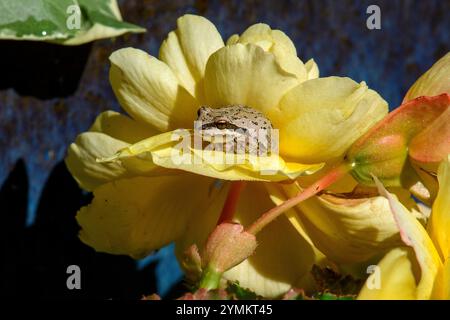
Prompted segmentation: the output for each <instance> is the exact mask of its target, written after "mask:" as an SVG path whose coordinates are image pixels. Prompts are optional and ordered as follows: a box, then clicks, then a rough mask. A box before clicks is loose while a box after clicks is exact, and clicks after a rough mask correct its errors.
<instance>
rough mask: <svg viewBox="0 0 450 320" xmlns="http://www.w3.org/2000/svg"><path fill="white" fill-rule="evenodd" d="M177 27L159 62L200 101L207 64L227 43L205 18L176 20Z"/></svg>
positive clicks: (162, 49)
mask: <svg viewBox="0 0 450 320" xmlns="http://www.w3.org/2000/svg"><path fill="white" fill-rule="evenodd" d="M177 27H178V28H177V29H176V30H175V31H172V32H170V33H169V36H168V37H167V39H166V40H165V41H164V42H163V44H162V45H161V48H160V51H159V58H160V59H161V60H162V61H164V62H165V63H167V65H168V66H169V67H170V68H171V69H172V70H173V72H174V73H175V75H176V76H177V78H178V80H179V81H180V83H181V84H182V85H183V86H184V87H185V88H186V89H187V90H188V91H189V92H190V94H191V95H193V96H195V97H197V98H198V99H199V100H200V101H201V100H202V95H203V85H202V83H201V80H202V78H203V76H204V73H205V67H206V62H207V61H208V59H209V56H210V55H211V54H212V53H214V52H215V51H217V50H218V49H220V48H222V47H223V46H224V43H223V40H222V37H221V36H220V34H219V32H218V31H217V29H216V27H215V26H214V25H213V24H212V23H211V22H210V21H209V20H208V19H206V18H204V17H201V16H195V15H191V14H187V15H184V16H182V17H181V18H179V19H178V20H177Z"/></svg>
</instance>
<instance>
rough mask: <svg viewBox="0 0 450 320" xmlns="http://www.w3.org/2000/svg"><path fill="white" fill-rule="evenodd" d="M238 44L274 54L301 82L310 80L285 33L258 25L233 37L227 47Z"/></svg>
mask: <svg viewBox="0 0 450 320" xmlns="http://www.w3.org/2000/svg"><path fill="white" fill-rule="evenodd" d="M236 43H241V44H254V45H257V46H259V47H261V48H262V49H263V50H264V51H267V52H271V53H273V54H274V55H275V58H276V60H277V62H278V64H279V65H280V66H281V68H282V69H283V70H285V71H287V72H289V73H292V74H295V76H296V77H297V79H298V80H299V82H303V81H305V80H307V79H308V71H307V68H306V66H305V65H304V64H303V62H302V61H301V60H300V59H299V58H298V57H297V50H296V49H295V45H294V43H293V42H292V41H291V39H289V37H288V36H287V35H286V34H285V33H284V32H282V31H280V30H272V29H271V28H270V26H268V25H267V24H264V23H258V24H254V25H252V26H250V27H249V28H248V29H247V30H245V31H244V33H242V35H241V36H238V35H233V36H231V37H230V39H229V40H228V41H227V45H232V44H236ZM316 67H317V66H316Z"/></svg>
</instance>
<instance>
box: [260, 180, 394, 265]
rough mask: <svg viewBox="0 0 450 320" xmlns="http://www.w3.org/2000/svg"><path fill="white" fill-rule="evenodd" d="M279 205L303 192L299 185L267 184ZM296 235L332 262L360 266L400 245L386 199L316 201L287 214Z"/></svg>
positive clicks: (330, 197) (329, 198) (323, 198)
mask: <svg viewBox="0 0 450 320" xmlns="http://www.w3.org/2000/svg"><path fill="white" fill-rule="evenodd" d="M266 186H267V187H268V188H269V191H270V195H271V198H272V200H273V201H274V203H275V204H276V205H279V204H280V203H281V202H283V201H286V200H287V199H288V198H290V197H292V196H294V195H296V194H297V193H298V192H299V191H301V190H302V189H301V188H300V187H299V186H298V185H297V184H296V183H294V184H290V185H283V186H281V185H276V184H266ZM287 216H288V218H289V220H290V222H291V223H292V224H293V226H294V227H295V228H296V229H297V231H298V232H299V233H300V234H302V235H303V236H304V237H305V238H309V239H310V241H311V243H313V244H314V245H315V246H316V247H317V248H318V249H319V250H320V251H321V252H323V253H324V254H325V255H326V256H327V257H328V258H329V259H330V260H332V261H335V262H337V263H340V264H349V263H359V262H364V261H366V260H368V259H369V258H371V257H373V256H375V255H377V254H381V253H383V252H385V250H386V249H388V248H392V247H394V246H397V245H399V244H401V242H400V239H399V237H398V235H397V234H398V229H397V226H396V225H395V221H394V219H393V218H392V214H391V212H390V210H389V205H388V202H387V200H386V199H384V198H383V197H372V198H361V199H345V198H339V197H336V196H333V195H322V196H320V197H313V198H311V199H308V200H306V201H304V202H302V203H301V204H299V205H298V206H297V207H295V208H294V209H291V210H290V211H288V212H287Z"/></svg>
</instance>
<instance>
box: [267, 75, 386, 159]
mask: <svg viewBox="0 0 450 320" xmlns="http://www.w3.org/2000/svg"><path fill="white" fill-rule="evenodd" d="M387 111H388V108H387V103H386V101H384V100H383V99H382V98H381V97H380V96H379V95H378V94H377V93H376V92H375V91H373V90H370V89H368V87H367V86H366V84H365V83H364V82H363V83H360V84H358V83H356V82H354V81H353V80H351V79H349V78H339V77H329V78H319V79H314V80H310V81H306V82H303V83H302V84H300V85H299V86H297V87H296V88H294V89H292V90H290V91H289V92H288V93H287V94H286V95H285V96H284V97H283V99H282V100H281V102H280V105H279V108H272V109H270V110H267V112H266V115H267V116H268V117H269V119H270V120H271V121H272V124H273V125H274V127H275V128H278V129H279V130H280V153H281V154H282V155H285V156H287V157H291V158H293V159H295V160H298V161H300V162H304V163H314V162H322V161H327V160H329V159H332V158H336V157H339V156H341V155H342V154H343V153H344V152H345V151H346V150H347V149H348V148H349V147H350V145H351V144H352V143H353V142H354V141H355V140H356V139H357V138H359V137H360V136H361V135H362V134H363V133H365V132H366V131H367V130H368V129H369V128H370V127H371V126H372V125H374V124H375V123H376V122H377V121H379V120H380V119H382V118H383V117H384V116H385V115H386V114H387Z"/></svg>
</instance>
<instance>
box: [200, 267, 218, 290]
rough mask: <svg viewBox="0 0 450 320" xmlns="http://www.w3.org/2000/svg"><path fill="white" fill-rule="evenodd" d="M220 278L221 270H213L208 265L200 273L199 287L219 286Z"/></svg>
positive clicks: (209, 288)
mask: <svg viewBox="0 0 450 320" xmlns="http://www.w3.org/2000/svg"><path fill="white" fill-rule="evenodd" d="M221 278H222V272H218V271H216V270H214V268H212V267H210V266H208V267H206V269H205V270H204V271H203V273H202V278H201V279H200V284H199V288H203V289H207V290H214V289H217V288H219V284H220V279H221Z"/></svg>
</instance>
